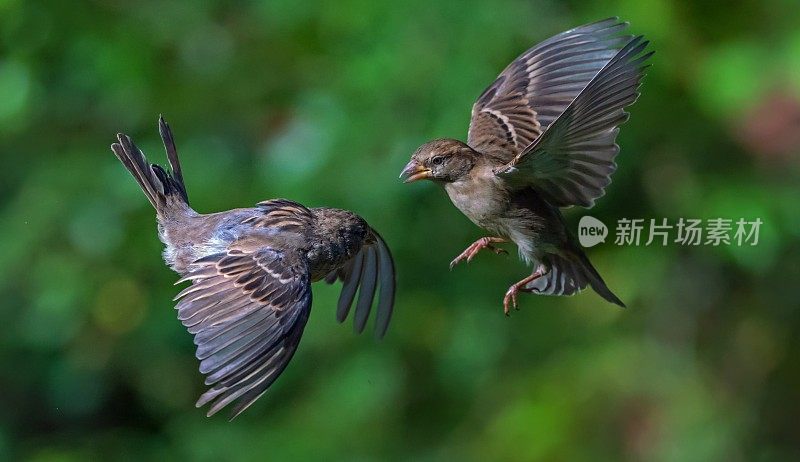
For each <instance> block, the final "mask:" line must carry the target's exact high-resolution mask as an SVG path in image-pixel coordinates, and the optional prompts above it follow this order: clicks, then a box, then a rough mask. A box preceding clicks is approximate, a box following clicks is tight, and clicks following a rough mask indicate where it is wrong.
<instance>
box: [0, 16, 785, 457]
mask: <svg viewBox="0 0 800 462" xmlns="http://www.w3.org/2000/svg"><path fill="white" fill-rule="evenodd" d="M613 15H618V16H620V17H622V18H623V19H625V20H628V21H630V22H631V24H632V27H631V30H632V31H633V32H634V33H642V34H645V35H647V37H648V38H650V39H651V40H652V48H653V49H655V50H656V51H657V53H656V55H655V57H654V58H653V59H652V67H651V69H650V70H649V74H648V76H647V78H646V80H645V84H644V88H643V95H642V97H641V98H640V100H639V102H638V103H637V104H636V105H635V106H634V107H633V108H632V111H631V112H632V117H631V120H630V122H629V123H627V124H626V125H625V126H624V127H623V130H622V132H621V135H620V138H619V142H620V144H621V145H622V152H621V154H620V156H619V158H618V160H619V163H620V167H619V171H618V172H617V173H616V174H615V176H614V183H613V185H612V186H611V187H610V188H609V190H608V194H607V195H606V197H604V198H603V199H602V200H600V201H599V203H598V205H597V206H596V207H595V208H594V209H592V210H591V212H590V213H591V214H592V215H593V216H595V217H598V218H600V219H601V220H603V221H605V222H606V223H614V222H615V221H616V220H617V219H619V218H621V217H642V218H650V217H654V218H661V217H667V218H670V219H677V218H678V217H687V218H705V217H717V216H718V217H726V218H733V219H736V218H739V217H745V218H748V219H752V218H755V217H760V218H761V219H762V220H763V221H764V226H763V228H762V236H761V243H760V244H759V245H758V246H757V247H752V248H740V247H736V246H733V247H724V246H723V247H719V248H712V247H694V248H684V247H680V246H675V245H672V246H667V247H617V246H615V245H613V244H611V243H610V241H609V243H606V244H603V245H600V246H598V247H595V248H593V249H591V250H590V251H589V255H590V257H591V258H592V259H593V261H594V262H595V265H596V266H597V267H598V269H599V270H600V272H601V273H602V274H603V275H604V276H605V279H606V281H608V283H609V285H610V287H612V289H614V290H615V291H616V292H617V293H618V294H619V295H620V297H621V298H622V299H623V300H625V301H626V302H627V304H628V306H629V308H628V309H627V310H619V309H617V308H616V307H614V306H612V305H610V304H608V303H605V302H604V301H603V300H602V299H600V298H599V297H598V296H596V295H595V294H593V293H591V292H589V293H584V294H582V295H579V296H576V297H570V298H549V297H534V296H525V297H523V298H522V310H521V311H519V312H516V313H514V314H513V316H512V317H511V318H510V319H507V318H505V317H504V316H503V315H502V311H501V299H502V295H503V293H504V291H505V289H506V288H507V286H508V285H509V284H510V283H512V282H513V281H516V280H518V279H519V278H520V277H521V276H523V275H524V274H525V271H526V269H525V267H524V265H523V264H522V263H520V262H518V261H517V259H516V257H515V256H514V255H513V252H512V256H511V257H502V256H501V257H498V256H494V255H491V254H487V255H481V256H479V257H478V258H477V260H476V261H474V262H473V263H472V264H470V265H468V266H462V267H459V268H456V269H455V270H454V271H452V272H450V271H448V270H447V264H448V262H449V261H450V259H451V258H452V257H453V256H454V255H456V254H457V253H458V252H459V251H461V250H462V249H463V248H464V247H465V246H466V245H467V244H468V243H470V242H472V240H474V239H475V238H477V237H479V236H480V235H481V232H480V231H479V230H478V229H477V228H475V227H474V226H473V225H471V224H470V223H469V222H468V221H467V219H466V218H464V217H463V216H462V215H461V214H460V213H459V212H458V211H457V210H456V209H455V208H454V207H452V205H451V204H450V203H449V201H448V199H447V198H446V196H445V194H444V193H443V192H442V191H439V190H437V188H436V187H435V186H433V185H431V184H414V185H402V184H401V183H400V182H399V181H398V180H397V179H396V178H397V174H398V173H399V170H400V169H401V167H402V166H403V165H404V163H405V161H406V160H407V158H408V156H409V155H410V153H411V152H412V151H413V150H414V149H415V148H416V147H417V146H418V145H419V144H421V143H422V142H424V141H426V140H427V139H430V138H434V137H444V136H450V137H462V138H463V137H465V136H466V129H467V124H468V118H469V110H470V107H471V105H472V102H473V101H474V99H475V97H476V96H477V95H478V94H480V92H481V91H482V90H483V88H484V87H485V86H486V85H487V84H488V83H490V82H491V81H492V80H493V79H494V77H495V76H496V74H497V73H498V72H499V71H500V70H501V69H502V68H503V67H504V66H505V65H506V64H507V63H508V62H510V61H511V60H512V59H513V58H514V57H516V56H517V55H518V54H519V53H521V52H522V51H523V50H525V49H526V48H528V47H529V46H530V45H532V44H533V43H535V42H538V41H540V40H543V39H545V38H547V37H548V36H550V35H552V34H554V33H557V32H560V31H562V30H565V29H568V28H571V27H574V26H577V25H579V24H582V23H586V22H591V21H594V20H597V19H601V18H604V17H607V16H613ZM159 113H163V114H164V115H165V117H166V118H167V120H168V121H169V122H170V123H171V125H172V127H173V130H174V131H175V135H176V139H177V143H178V147H179V149H180V152H181V155H182V159H183V163H184V173H185V177H186V178H187V183H188V189H189V196H190V198H191V199H192V203H193V205H194V206H195V207H196V208H197V209H198V210H199V211H206V212H208V211H216V210H222V209H227V208H232V207H236V206H248V205H251V204H254V203H255V202H257V201H259V200H263V199H267V198H273V197H287V198H291V199H294V200H298V201H301V202H303V203H305V204H306V205H309V206H320V205H327V206H337V207H342V208H347V209H351V210H354V211H356V212H358V213H359V214H361V215H362V216H364V217H365V218H366V219H367V220H368V221H369V222H370V223H371V224H372V225H373V226H374V227H375V228H376V229H378V230H379V231H380V232H381V233H382V234H383V235H384V237H385V238H386V240H387V241H388V242H389V243H390V245H391V246H392V248H393V250H394V253H395V255H396V257H397V266H398V269H399V294H398V303H397V309H396V315H395V318H394V321H393V325H392V326H391V329H390V332H389V334H388V336H387V338H386V339H385V340H384V341H382V342H379V343H376V342H374V341H373V339H372V338H371V336H369V335H364V336H355V335H353V334H352V328H351V327H349V326H346V327H343V326H339V325H337V324H336V322H335V320H334V315H333V311H334V310H333V306H334V304H335V299H336V297H337V294H338V287H325V286H322V285H319V286H316V287H315V303H314V313H313V314H312V316H311V320H310V322H309V325H308V327H307V329H306V332H305V337H304V339H303V342H302V343H301V347H300V349H299V351H298V353H297V355H296V356H295V359H294V360H293V362H292V363H291V365H290V366H289V368H288V369H287V371H286V372H285V374H284V375H283V377H281V378H280V380H278V382H277V383H276V384H275V385H274V386H273V388H272V389H271V390H270V392H269V393H267V395H265V397H264V398H262V399H261V400H260V401H259V402H258V403H257V404H256V405H255V406H253V408H251V409H250V410H249V411H248V412H247V413H245V414H244V415H243V416H242V417H240V418H239V419H237V420H235V421H234V422H232V423H229V422H227V421H226V420H225V418H224V417H222V416H220V417H214V418H211V419H208V418H206V417H205V416H204V412H202V411H201V410H197V409H195V408H194V406H193V403H194V400H195V398H196V397H197V396H198V395H199V393H201V390H202V388H203V387H202V378H201V376H200V374H199V373H198V372H197V363H196V361H195V359H194V357H193V345H192V342H191V338H190V336H189V335H188V334H187V333H186V332H185V331H184V330H183V329H182V327H181V326H180V324H179V323H178V322H177V320H176V319H175V314H174V312H173V310H172V308H171V306H172V302H170V300H171V298H172V296H173V295H174V294H175V293H176V292H177V289H176V288H174V287H173V286H172V284H171V283H172V282H173V281H175V280H176V276H175V275H174V274H173V273H171V272H170V270H168V269H167V268H166V267H165V266H164V265H163V263H162V261H161V259H160V256H159V252H160V243H159V242H158V239H157V238H156V233H155V223H154V219H153V215H154V214H153V211H152V209H151V208H150V206H149V205H148V203H147V201H146V200H145V198H144V197H143V195H142V193H141V192H140V191H139V190H138V188H137V186H136V184H135V182H134V181H133V180H132V179H131V178H130V177H129V176H128V174H127V172H125V170H124V169H123V168H122V166H120V165H119V164H118V162H117V161H116V159H115V158H114V157H113V155H112V154H111V152H110V151H109V149H108V145H109V144H110V143H111V141H112V140H113V135H114V134H115V133H116V132H118V131H123V132H125V133H128V134H130V135H131V136H133V137H134V138H135V139H136V140H137V141H138V142H139V144H140V146H141V147H142V148H143V149H144V150H145V152H147V153H148V154H149V156H150V157H151V158H152V159H153V160H156V161H158V162H163V154H162V153H163V150H162V147H161V146H160V141H159V138H158V135H157V131H156V119H157V116H158V114H159ZM798 134H800V3H798V2H797V1H796V0H747V1H744V2H737V3H735V4H730V5H727V4H726V5H723V4H719V3H714V2H689V1H685V0H681V1H669V0H653V1H638V0H612V1H607V2H600V1H591V2H578V1H574V0H573V1H569V2H557V1H555V0H553V1H537V0H531V1H512V0H508V1H502V2H500V1H498V2H487V1H477V0H471V1H457V0H452V1H446V2H435V4H434V2H429V1H422V0H413V1H410V2H378V1H368V0H346V1H338V2H323V1H317V2H297V1H288V0H280V1H273V2H230V1H212V0H205V1H200V2H188V1H183V2H155V1H143V2H124V1H121V0H112V1H75V2H55V1H49V2H47V1H36V0H33V1H22V0H2V1H0V153H2V160H3V168H2V169H0V197H2V199H0V200H1V201H2V202H0V230H2V235H3V238H2V240H1V241H0V293H1V294H2V296H1V297H0V300H1V301H0V303H2V309H0V322H1V323H2V324H3V325H5V326H6V328H7V329H6V330H5V332H4V334H3V335H2V336H0V360H1V361H2V363H1V365H2V367H0V390H2V395H3V397H2V399H0V460H9V459H22V460H31V461H41V462H45V461H72V460H82V459H113V460H148V459H152V460H176V459H181V460H184V459H197V460H208V461H212V460H213V461H217V460H265V459H268V460H303V459H322V460H423V461H424V460H431V461H432V460H480V461H483V460H508V461H514V460H519V461H527V460H592V461H596V460H647V461H717V460H719V461H721V460H724V461H743V460H756V461H773V460H800V450H799V449H798V447H800V426H798V424H797V419H798V416H800V393H798V391H800V364H798V359H797V358H798V357H800V309H798V308H800V307H799V306H798V300H800V283H799V282H800V265H798V263H797V262H798V257H800V252H799V250H800V214H798V205H797V203H798V198H799V197H800V194H799V193H800V187H798V185H799V184H800V183H799V182H798V180H800V137H799V135H798ZM583 214H584V212H583V211H580V210H576V211H572V212H570V213H569V214H568V219H569V220H570V222H571V223H577V218H578V217H579V216H581V215H583Z"/></svg>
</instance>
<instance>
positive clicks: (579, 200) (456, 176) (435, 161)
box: [400, 18, 652, 315]
mask: <svg viewBox="0 0 800 462" xmlns="http://www.w3.org/2000/svg"><path fill="white" fill-rule="evenodd" d="M627 26H628V24H627V23H621V22H619V20H618V19H617V18H609V19H605V20H603V21H598V22H595V23H592V24H587V25H584V26H581V27H577V28H575V29H572V30H568V31H566V32H562V33H560V34H558V35H555V36H553V37H551V38H549V39H547V40H545V41H544V42H542V43H540V44H538V45H536V46H534V47H533V48H531V49H529V50H527V51H526V52H524V53H523V54H522V55H521V56H519V57H518V58H517V59H516V60H514V61H513V62H512V63H511V64H510V65H509V66H508V67H506V69H505V70H503V72H501V73H500V75H499V76H498V77H497V79H496V80H495V81H494V82H493V83H492V84H491V85H489V87H488V88H486V90H485V91H484V92H483V93H482V94H481V95H480V97H479V98H478V100H477V102H475V104H474V105H473V107H472V116H471V120H470V126H469V132H468V135H467V142H466V143H464V142H462V141H458V140H454V139H437V140H433V141H430V142H428V143H426V144H424V145H422V146H421V147H420V148H419V149H417V150H416V152H414V154H413V155H412V156H411V160H410V162H408V164H407V165H406V166H405V168H404V169H403V171H402V173H401V175H400V178H401V179H404V180H405V182H406V183H410V182H413V181H418V180H422V179H427V180H430V181H433V182H434V183H436V184H439V185H441V186H443V187H444V190H445V191H446V192H447V195H448V196H449V197H450V200H451V202H452V203H453V204H454V205H455V206H456V207H457V208H458V209H459V210H460V211H461V212H462V213H463V214H464V215H466V216H467V218H469V219H470V220H471V221H472V222H473V223H475V224H476V225H478V226H479V227H480V228H482V229H484V230H486V231H488V233H490V234H491V235H490V236H486V237H482V238H480V239H478V240H477V241H476V242H475V243H473V244H472V245H470V246H469V247H467V249H466V250H464V252H462V253H461V254H460V255H458V256H457V257H456V258H455V259H454V260H453V261H452V262H451V263H450V268H451V269H452V268H453V267H454V266H455V265H456V264H458V263H459V262H461V261H464V260H466V261H467V262H469V261H471V260H472V259H473V258H474V257H475V255H476V254H478V253H479V252H480V250H482V249H489V250H492V251H494V252H495V253H503V252H504V250H502V249H501V248H499V247H497V246H496V244H498V243H503V242H508V241H512V242H513V243H514V244H516V246H517V248H518V250H519V255H520V257H521V258H522V259H523V260H524V261H525V262H526V263H528V264H530V265H532V266H533V272H532V273H531V274H530V275H529V276H527V277H525V278H524V279H522V280H520V281H519V282H517V283H515V284H513V285H511V287H509V288H508V290H507V291H506V293H505V296H504V297H503V311H504V313H505V314H506V315H508V314H509V307H510V306H513V307H514V308H517V295H518V293H519V292H527V293H535V294H546V295H572V294H575V293H577V292H579V291H581V290H582V289H584V288H586V287H587V286H591V287H592V289H594V291H595V292H597V293H598V294H599V295H600V296H601V297H603V298H604V299H606V300H608V301H609V302H611V303H615V304H617V305H619V306H622V307H624V306H625V304H624V303H622V301H621V300H620V299H619V298H618V297H617V296H616V295H614V293H613V292H611V290H610V289H609V288H608V286H607V285H606V283H605V282H604V281H603V278H602V277H600V274H599V273H598V272H597V270H596V269H595V268H594V266H592V264H591V263H590V262H589V259H588V258H587V256H586V255H585V254H584V252H583V251H582V250H581V248H580V246H579V245H578V244H577V243H576V239H575V238H574V237H573V236H572V234H571V233H570V232H569V231H568V229H567V225H566V223H565V221H564V218H563V216H562V214H561V211H560V208H563V207H570V206H581V207H587V208H589V207H591V206H592V205H593V204H594V201H595V200H596V199H597V198H598V197H600V196H602V195H603V194H604V192H605V188H606V186H608V185H609V184H610V183H611V174H612V173H613V172H614V171H615V170H616V164H615V163H614V158H615V157H616V155H617V153H618V152H619V146H618V145H617V144H616V142H615V140H616V137H617V133H619V128H618V127H619V125H620V124H622V123H623V122H625V121H626V120H627V118H628V113H627V112H625V110H624V109H625V108H626V107H627V106H630V105H631V104H633V103H634V102H635V101H636V99H637V98H638V96H639V87H640V84H641V80H642V77H643V75H644V70H645V68H646V67H647V66H645V65H644V62H645V61H646V60H647V59H648V58H649V57H650V56H651V55H652V52H647V53H644V50H645V48H646V47H647V45H648V42H647V41H645V40H644V39H643V37H642V36H638V37H633V36H630V35H622V33H623V31H625V29H626V28H627ZM517 309H518V308H517Z"/></svg>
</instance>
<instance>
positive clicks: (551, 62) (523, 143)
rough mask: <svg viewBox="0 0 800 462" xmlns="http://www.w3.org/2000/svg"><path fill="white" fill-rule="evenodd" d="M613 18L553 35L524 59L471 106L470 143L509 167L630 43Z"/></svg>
mask: <svg viewBox="0 0 800 462" xmlns="http://www.w3.org/2000/svg"><path fill="white" fill-rule="evenodd" d="M626 27H627V23H621V22H619V21H618V19H617V18H609V19H605V20H603V21H598V22H595V23H592V24H587V25H584V26H581V27H577V28H574V29H571V30H568V31H566V32H562V33H560V34H558V35H556V36H553V37H551V38H549V39H547V40H545V41H543V42H541V43H539V44H538V45H536V46H534V47H533V48H531V49H529V50H527V51H526V52H525V53H523V54H522V55H520V56H519V57H518V58H517V59H515V60H514V61H513V62H512V63H511V64H509V65H508V67H506V69H504V70H503V72H501V73H500V75H499V76H498V77H497V79H496V80H495V81H494V82H493V83H492V84H491V85H490V86H489V87H488V88H486V90H484V92H483V93H482V94H481V96H480V97H479V98H478V100H477V102H476V103H475V105H474V106H473V108H472V119H471V121H470V128H469V134H468V139H467V144H469V145H470V146H471V147H472V148H473V149H475V150H477V151H478V152H482V153H484V154H486V155H489V156H492V157H494V158H496V159H497V160H499V161H501V162H503V163H505V162H508V161H510V160H511V159H512V158H514V156H515V155H517V154H518V153H519V152H520V151H522V150H523V149H525V148H526V147H527V146H529V145H530V144H531V143H532V142H534V141H535V140H536V139H537V138H538V137H539V136H540V135H541V133H543V132H544V131H545V130H547V128H548V127H549V126H550V124H551V123H552V122H553V121H554V120H556V118H557V117H558V116H559V115H561V113H562V112H564V110H565V109H566V108H567V106H568V105H569V104H570V103H571V102H572V101H573V100H574V99H575V97H576V96H577V95H578V94H579V93H580V92H581V91H582V90H583V89H584V88H586V86H587V85H588V84H589V82H590V81H591V80H592V78H594V76H595V75H597V73H598V72H599V71H600V69H602V68H603V67H604V66H605V65H606V64H607V63H608V61H609V60H611V59H612V58H613V57H614V55H615V54H616V52H617V51H618V50H619V49H620V48H621V47H623V46H624V45H625V44H626V43H627V42H629V41H630V39H631V37H630V36H624V35H620V34H621V33H622V32H623V31H624V30H625V28H626Z"/></svg>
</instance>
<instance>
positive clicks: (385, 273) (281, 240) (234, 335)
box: [111, 118, 395, 419]
mask: <svg viewBox="0 0 800 462" xmlns="http://www.w3.org/2000/svg"><path fill="white" fill-rule="evenodd" d="M158 124H159V125H158V126H159V133H160V134H161V138H162V140H163V142H164V146H165V148H166V151H167V159H168V161H169V166H170V169H169V170H165V169H163V168H162V167H160V166H158V165H155V164H149V163H148V162H147V159H146V158H145V156H144V154H143V153H142V151H140V150H139V148H137V147H136V145H135V144H134V143H133V141H132V140H131V139H130V137H128V136H126V135H123V134H118V135H117V142H115V143H114V144H112V145H111V150H112V151H113V152H114V154H116V156H117V158H119V160H120V161H121V162H122V164H123V165H124V166H125V168H126V169H128V171H129V172H130V173H131V175H133V177H134V178H135V179H136V181H137V182H138V183H139V186H141V188H142V190H143V191H144V194H145V196H147V199H148V200H149V201H150V204H152V205H153V207H155V209H156V219H157V221H158V235H159V237H160V239H161V241H162V242H163V243H164V245H165V246H166V247H165V249H164V260H165V261H166V263H167V265H169V267H170V268H172V269H173V270H174V271H175V272H177V273H178V274H179V275H181V279H180V280H179V281H178V282H177V283H176V284H180V283H183V282H187V281H188V282H191V285H190V286H188V287H186V288H185V289H184V290H183V291H181V292H180V293H179V294H178V295H177V296H176V297H175V300H177V301H178V303H177V306H176V309H177V311H178V319H179V320H180V321H181V322H182V323H183V325H184V326H185V327H186V328H187V329H188V331H189V332H190V333H191V334H192V335H194V343H195V344H196V346H197V352H196V356H197V359H199V360H200V372H201V373H203V374H204V375H205V377H206V379H205V384H206V385H207V386H208V387H210V388H209V389H208V390H207V391H206V392H205V393H204V394H203V395H202V396H201V397H200V399H199V400H198V401H197V407H200V406H203V405H205V404H210V408H209V411H208V415H209V416H211V415H213V414H214V413H216V412H217V411H219V410H220V409H222V408H224V407H225V406H227V405H228V404H231V403H235V404H234V406H233V408H232V413H231V419H232V418H234V417H236V416H237V415H239V414H240V413H241V412H243V411H244V410H245V409H247V408H248V407H249V406H250V405H251V404H253V402H255V401H256V400H257V399H258V398H259V397H260V396H261V395H263V394H264V393H265V392H266V391H267V389H268V388H269V387H270V385H272V383H273V382H274V381H275V380H276V379H277V378H278V376H279V375H280V374H281V372H283V370H284V369H285V368H286V366H287V364H288V363H289V360H290V359H291V358H292V356H293V355H294V352H295V350H296V349H297V345H298V343H299V342H300V337H301V336H302V334H303V329H304V327H305V325H306V321H307V320H308V316H309V312H310V311H311V283H312V282H316V281H319V280H322V279H324V280H326V281H327V282H328V283H333V282H335V281H336V280H341V281H343V287H342V291H341V294H340V296H339V302H338V307H337V311H336V317H337V319H338V320H339V322H342V321H344V319H345V318H346V317H347V314H348V312H349V311H350V307H351V305H352V304H353V301H354V300H355V313H354V325H355V330H356V331H357V332H359V333H360V332H362V331H363V330H364V327H365V325H366V323H367V318H368V317H369V314H370V310H371V308H372V304H373V299H374V298H377V302H376V311H377V312H376V314H375V316H374V318H375V321H374V329H375V335H376V336H377V337H378V338H380V337H382V336H383V335H384V333H385V332H386V329H387V327H388V325H389V320H390V319H391V316H392V309H393V306H394V294H395V270H394V263H393V260H392V256H391V254H390V252H389V249H388V247H387V246H386V244H385V243H384V241H383V239H382V238H381V237H380V236H379V235H378V233H377V232H375V230H373V229H372V228H370V227H369V225H367V223H366V222H365V221H364V220H363V219H362V218H361V217H359V216H358V215H356V214H354V213H353V212H350V211H347V210H340V209H334V208H324V207H319V208H308V207H305V206H303V205H301V204H298V203H297V202H293V201H290V200H286V199H271V200H267V201H264V202H260V203H258V204H257V205H256V206H255V207H251V208H241V209H233V210H228V211H226V212H219V213H211V214H200V213H197V212H195V211H194V210H193V209H192V208H191V207H190V206H189V199H188V196H187V194H186V187H185V185H184V182H183V174H182V172H181V166H180V163H179V161H178V152H177V150H176V148H175V142H174V139H173V136H172V132H171V131H170V128H169V126H168V125H167V123H166V122H165V121H164V119H163V118H159V121H158ZM378 287H380V293H379V295H378V296H377V297H376V295H375V294H376V289H377V288H378ZM356 291H358V298H357V299H356Z"/></svg>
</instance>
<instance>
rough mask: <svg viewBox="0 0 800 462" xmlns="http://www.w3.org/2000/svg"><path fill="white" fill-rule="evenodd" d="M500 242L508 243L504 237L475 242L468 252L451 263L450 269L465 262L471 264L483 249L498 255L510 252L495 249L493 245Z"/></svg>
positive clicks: (487, 238) (483, 238) (462, 253)
mask: <svg viewBox="0 0 800 462" xmlns="http://www.w3.org/2000/svg"><path fill="white" fill-rule="evenodd" d="M499 242H506V240H505V239H503V238H502V237H482V238H480V239H478V240H477V241H475V242H473V243H472V244H471V245H470V246H469V247H467V249H466V250H464V251H463V252H461V254H460V255H459V256H457V257H456V258H455V259H454V260H453V261H451V262H450V269H453V267H454V266H456V265H457V264H459V263H461V262H462V261H463V260H465V259H466V260H467V263H469V262H471V261H472V259H473V258H475V255H477V254H478V252H480V251H481V250H482V249H489V250H491V251H492V252H494V253H496V254H498V255H499V254H501V253H505V254H507V253H508V252H506V251H505V249H501V248H500V247H495V246H493V245H492V243H499Z"/></svg>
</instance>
